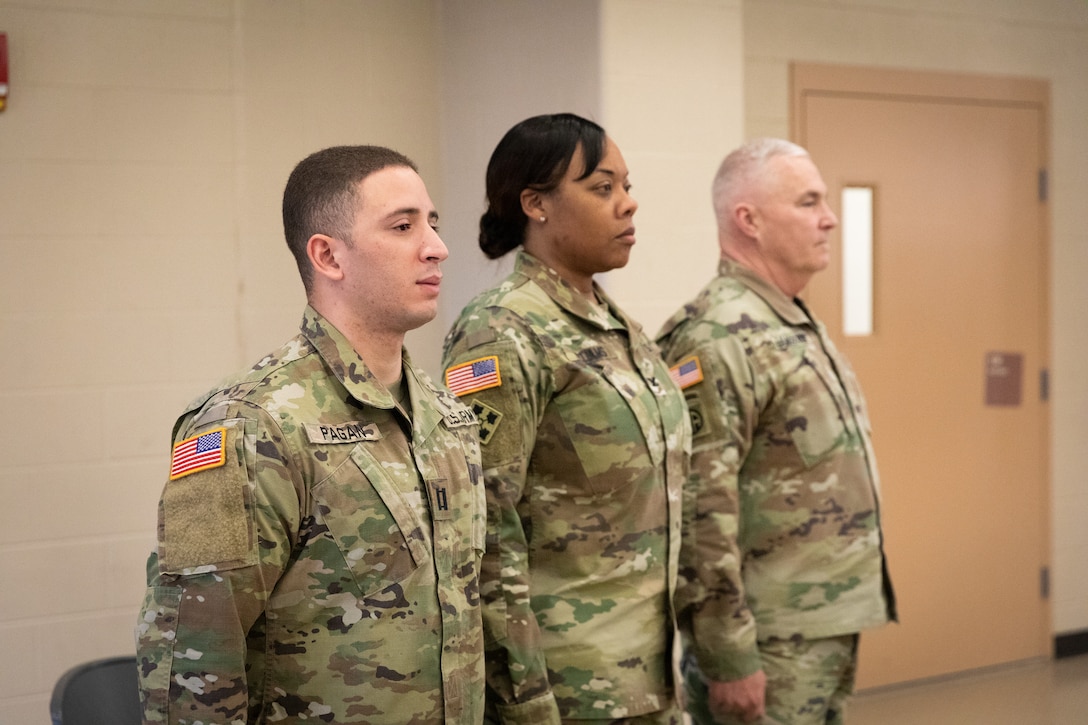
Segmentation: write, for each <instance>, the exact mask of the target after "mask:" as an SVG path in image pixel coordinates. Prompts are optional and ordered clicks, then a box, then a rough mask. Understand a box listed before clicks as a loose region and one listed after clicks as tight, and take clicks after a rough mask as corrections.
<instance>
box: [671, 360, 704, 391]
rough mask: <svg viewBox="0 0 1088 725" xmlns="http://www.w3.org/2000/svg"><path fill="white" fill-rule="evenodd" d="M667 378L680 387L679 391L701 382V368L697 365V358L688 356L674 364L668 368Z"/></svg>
mask: <svg viewBox="0 0 1088 725" xmlns="http://www.w3.org/2000/svg"><path fill="white" fill-rule="evenodd" d="M669 377H670V378H672V379H673V382H675V383H676V384H677V385H679V386H680V389H681V390H684V389H686V388H690V387H691V386H692V385H695V384H696V383H701V382H703V368H702V366H701V365H699V357H698V356H697V355H690V356H688V357H686V358H684V359H683V360H681V361H680V362H678V363H676V365H673V366H672V367H671V368H669Z"/></svg>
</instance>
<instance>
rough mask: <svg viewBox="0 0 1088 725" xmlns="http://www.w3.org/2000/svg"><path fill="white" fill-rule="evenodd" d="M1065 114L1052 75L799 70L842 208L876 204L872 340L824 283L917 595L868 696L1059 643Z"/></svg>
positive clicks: (868, 677) (896, 575)
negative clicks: (1057, 202) (1051, 303)
mask: <svg viewBox="0 0 1088 725" xmlns="http://www.w3.org/2000/svg"><path fill="white" fill-rule="evenodd" d="M1047 103H1048V88H1047V86H1046V84H1045V83H1044V82H1041V81H1031V80H1024V79H1001V78H992V77H975V76H966V77H965V76H958V75H946V74H929V73H913V72H900V71H889V70H874V69H860V68H847V67H834V66H816V65H797V66H795V67H794V68H793V107H792V112H793V129H794V137H795V139H796V140H797V141H798V142H799V143H801V144H802V145H804V146H805V147H807V148H808V149H809V151H810V152H811V154H812V156H813V158H814V160H815V161H816V163H817V164H818V165H819V167H820V169H821V171H822V172H823V176H824V179H825V180H826V181H827V184H828V187H829V189H830V195H831V200H832V207H833V208H835V209H836V210H837V211H838V209H839V199H840V194H841V190H842V188H843V187H844V186H867V187H871V188H872V189H873V198H874V203H873V211H874V222H873V227H874V247H873V249H874V251H873V256H874V262H873V291H874V293H873V299H874V305H873V333H872V334H871V335H869V336H850V337H846V336H844V335H843V332H842V329H843V325H842V291H841V281H842V271H841V267H840V265H838V264H834V263H833V264H832V265H831V267H830V268H829V269H828V270H826V271H825V272H824V273H822V274H820V275H817V276H816V278H815V279H814V280H813V281H812V283H811V284H810V286H809V289H808V290H807V291H806V297H807V298H808V299H809V301H810V302H811V304H812V306H813V307H814V309H815V311H816V314H817V315H819V316H820V317H821V318H822V319H823V321H824V322H825V323H826V324H827V326H828V328H829V330H830V332H831V335H832V336H833V338H834V339H835V340H836V342H837V343H838V344H841V346H842V350H843V352H844V353H845V354H846V356H847V357H848V358H849V359H850V361H851V362H852V363H853V365H854V367H855V369H856V371H857V373H858V376H859V378H860V380H861V383H862V388H863V389H864V391H865V394H866V398H867V400H868V403H869V407H870V409H871V413H872V420H873V430H874V444H875V447H876V452H877V463H878V466H879V469H880V472H881V479H882V490H883V517H884V524H885V535H886V546H887V553H888V555H889V560H890V565H891V574H892V580H893V582H894V583H895V585H896V590H897V592H898V594H899V602H900V620H901V623H900V624H898V625H891V626H889V627H885V628H883V629H881V630H877V631H874V632H870V633H866V634H865V635H863V637H862V646H861V670H860V673H859V681H858V685H859V687H861V688H865V687H873V686H878V685H884V684H889V683H894V682H903V681H907V680H915V679H920V678H927V677H933V676H938V675H943V674H947V673H951V672H958V671H964V670H969V669H975V668H981V667H986V666H991V665H995V664H999V663H1005V662H1012V661H1016V660H1023V659H1029V658H1035V657H1040V656H1045V655H1047V654H1048V651H1049V610H1048V606H1047V602H1046V601H1045V599H1044V594H1043V593H1042V591H1041V590H1042V587H1041V578H1043V577H1044V574H1043V569H1044V568H1045V567H1046V566H1047V562H1048V556H1049V547H1048V536H1049V523H1048V506H1049V504H1048V501H1049V485H1048V456H1047V451H1048V429H1047V420H1048V419H1047V416H1048V414H1047V408H1046V405H1045V401H1043V400H1042V399H1041V398H1042V393H1041V387H1042V386H1041V384H1040V380H1041V376H1042V375H1043V374H1044V371H1045V369H1046V367H1047V351H1048V338H1047V330H1048V310H1047V304H1046V301H1047V289H1048V283H1047V229H1046V212H1045V202H1044V201H1043V200H1042V199H1041V197H1042V196H1044V195H1045V194H1044V193H1043V192H1041V182H1040V173H1041V171H1042V170H1043V169H1045V167H1046V145H1047V142H1046V124H1047V120H1046V119H1047ZM839 239H841V236H837V237H836V239H835V240H834V241H835V242H836V243H837V242H838V241H839ZM840 248H841V247H840ZM836 251H838V249H837V250H836Z"/></svg>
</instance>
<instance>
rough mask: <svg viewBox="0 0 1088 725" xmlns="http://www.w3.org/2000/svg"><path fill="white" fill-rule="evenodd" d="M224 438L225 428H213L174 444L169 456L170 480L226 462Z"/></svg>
mask: <svg viewBox="0 0 1088 725" xmlns="http://www.w3.org/2000/svg"><path fill="white" fill-rule="evenodd" d="M226 439H227V429H226V428H215V429H213V430H210V431H208V432H207V433H201V434H200V435H195V436H193V437H192V438H186V439H185V440H183V441H182V442H181V443H178V444H176V445H175V446H174V453H173V455H171V456H170V480H171V481H173V480H174V479H175V478H181V477H182V476H188V475H189V474H190V473H196V472H197V471H203V470H206V469H208V468H215V467H216V466H222V465H223V464H224V463H226V462H227V448H226V445H225V441H226Z"/></svg>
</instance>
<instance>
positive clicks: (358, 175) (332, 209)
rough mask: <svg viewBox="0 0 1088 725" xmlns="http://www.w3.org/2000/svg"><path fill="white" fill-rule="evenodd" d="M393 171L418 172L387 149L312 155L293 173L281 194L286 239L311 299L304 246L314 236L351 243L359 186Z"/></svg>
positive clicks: (339, 149) (324, 151) (336, 148)
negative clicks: (384, 171) (391, 168)
mask: <svg viewBox="0 0 1088 725" xmlns="http://www.w3.org/2000/svg"><path fill="white" fill-rule="evenodd" d="M389 166H406V167H408V168H409V169H411V170H412V171H416V172H418V171H419V169H417V168H416V165H415V164H414V163H413V162H412V160H411V159H409V158H408V157H407V156H405V155H404V154H401V153H398V152H396V151H393V150H392V149H388V148H385V147H383V146H333V147H330V148H327V149H322V150H321V151H317V152H315V153H312V154H310V155H309V156H307V157H306V158H304V159H303V160H302V161H300V162H299V163H298V165H297V166H295V169H294V171H292V172H291V176H290V177H288V179H287V186H286V187H285V188H284V190H283V234H284V237H285V238H286V239H287V247H288V249H290V250H291V254H292V255H294V257H295V264H297V265H298V272H299V275H300V276H301V277H302V284H303V286H304V287H305V288H306V292H307V293H309V291H310V285H311V284H312V282H313V269H312V267H311V266H310V259H309V257H307V255H306V243H307V242H308V241H309V239H310V237H312V236H313V235H315V234H327V235H329V236H330V237H336V238H337V239H342V240H344V241H346V242H348V243H351V239H350V230H351V226H352V224H354V222H355V206H356V201H357V199H356V195H357V193H358V188H359V182H360V181H362V180H363V179H365V178H366V177H368V176H370V175H371V174H373V173H375V172H376V171H381V170H382V169H384V168H386V167H389Z"/></svg>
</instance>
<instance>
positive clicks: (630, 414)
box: [444, 114, 689, 725]
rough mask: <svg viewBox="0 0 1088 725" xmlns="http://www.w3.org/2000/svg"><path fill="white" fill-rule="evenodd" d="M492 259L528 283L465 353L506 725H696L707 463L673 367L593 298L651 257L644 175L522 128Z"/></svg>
mask: <svg viewBox="0 0 1088 725" xmlns="http://www.w3.org/2000/svg"><path fill="white" fill-rule="evenodd" d="M487 193H488V202H489V207H488V211H487V213H486V214H484V216H483V218H482V219H481V223H480V226H481V231H480V246H481V248H482V249H483V250H484V252H485V254H487V255H488V256H489V257H491V258H493V259H494V258H497V257H500V256H502V255H503V254H505V253H506V252H508V251H510V250H512V249H513V248H515V247H517V246H519V245H522V244H523V246H524V249H522V250H519V251H518V253H517V259H516V262H515V269H514V271H513V274H511V275H510V276H509V277H508V278H507V279H506V280H505V281H503V282H502V283H501V284H500V285H499V286H498V287H496V288H495V289H492V290H490V291H487V292H484V293H482V294H481V295H480V296H478V297H477V298H476V299H475V300H473V301H472V302H471V303H470V304H469V305H468V306H467V307H466V308H465V309H464V311H463V312H462V313H461V316H460V318H459V319H458V320H457V322H456V323H455V324H454V326H453V329H452V330H451V331H450V333H449V335H448V337H447V338H446V348H445V361H444V364H445V365H446V366H447V370H446V384H447V385H448V386H449V387H450V389H451V390H453V391H454V392H455V393H458V394H459V395H461V397H462V399H463V400H464V401H465V402H466V403H469V404H470V405H471V406H472V407H473V409H474V412H475V413H476V415H477V416H478V417H479V418H480V419H481V422H480V431H481V440H482V444H483V445H482V450H483V461H484V468H485V479H486V483H487V494H488V539H487V552H486V554H485V555H484V564H483V570H482V573H481V577H480V579H481V598H482V603H483V607H484V629H485V635H486V640H487V645H486V646H487V650H488V652H487V657H488V664H487V684H488V693H487V694H488V703H487V706H488V707H487V714H486V715H487V717H486V719H487V721H488V722H504V723H524V724H525V725H548V724H549V723H560V722H578V723H592V722H601V723H647V724H648V723H679V722H680V717H681V714H680V712H679V710H678V708H677V706H676V705H675V700H674V694H673V677H672V671H671V668H672V644H673V631H674V624H673V623H674V620H675V618H674V616H673V612H672V605H671V601H672V594H673V588H674V584H675V578H676V567H677V566H678V556H679V552H678V548H679V542H680V538H679V537H680V520H681V516H680V510H679V507H680V503H681V493H682V487H683V481H684V478H685V476H686V456H687V447H688V444H689V431H688V423H687V414H686V411H685V410H684V405H683V398H682V397H681V395H680V392H679V389H678V388H677V387H676V385H675V384H674V383H673V382H672V381H671V380H670V379H669V373H668V370H667V368H666V367H665V366H664V363H663V361H662V360H661V357H660V353H659V351H658V350H657V348H656V346H655V345H654V344H653V342H652V341H651V340H650V339H649V338H648V337H647V336H646V335H645V334H644V333H643V332H642V330H641V328H640V327H639V326H638V325H637V324H636V323H634V322H633V321H632V320H630V319H629V318H628V317H627V316H626V315H625V314H624V313H623V312H622V311H621V310H620V309H619V308H618V307H617V306H616V304H615V303H614V302H613V301H612V300H611V299H609V298H608V297H607V296H606V295H605V294H604V293H603V291H602V290H601V289H600V287H598V286H597V285H596V283H595V282H594V281H593V274H595V273H598V272H604V271H606V270H609V269H613V268H616V267H622V266H623V265H624V264H626V262H627V258H628V254H629V252H630V247H631V245H632V244H633V243H634V227H633V226H632V224H631V218H632V215H633V214H634V211H635V209H636V207H637V204H636V203H635V201H634V200H633V199H632V198H631V196H630V195H629V194H628V184H627V169H626V165H625V164H624V162H623V157H622V156H621V155H620V153H619V150H618V149H617V148H616V146H615V144H614V143H613V142H612V141H611V140H610V139H608V138H607V137H606V136H605V135H604V131H603V130H602V129H601V128H600V127H599V126H597V125H596V124H593V123H591V122H589V121H586V120H585V119H582V118H579V117H577V116H572V115H569V114H560V115H555V116H543V117H536V118H532V119H529V120H527V121H524V122H522V123H521V124H518V125H517V126H515V127H514V128H513V129H511V130H510V132H508V133H507V135H506V136H505V137H504V139H503V140H502V141H501V142H500V144H499V146H498V147H497V148H496V150H495V152H494V154H493V155H492V158H491V162H490V164H489V166H488V173H487Z"/></svg>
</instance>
